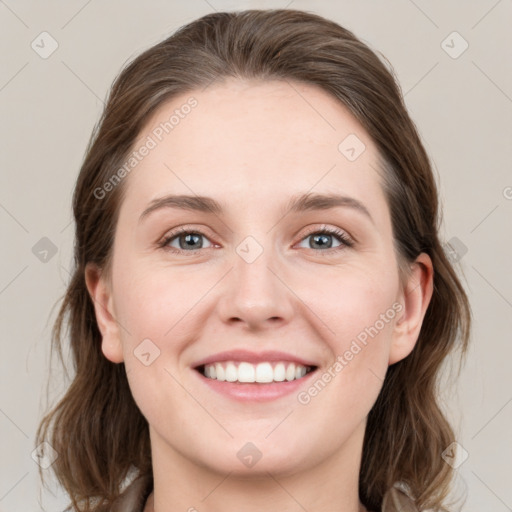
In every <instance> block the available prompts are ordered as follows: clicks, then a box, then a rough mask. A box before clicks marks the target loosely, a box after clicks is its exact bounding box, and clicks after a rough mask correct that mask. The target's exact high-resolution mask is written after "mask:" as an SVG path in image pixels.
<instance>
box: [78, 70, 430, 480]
mask: <svg viewBox="0 0 512 512" xmlns="http://www.w3.org/2000/svg"><path fill="white" fill-rule="evenodd" d="M192 97H193V98H194V100H191V99H190V98H192ZM187 101H188V103H187ZM186 105H188V107H187V106H186ZM172 115H174V118H171V116H172ZM170 118H171V120H170ZM166 123H167V124H166ZM143 146H145V147H146V150H144V149H141V148H142V147H143ZM133 149H134V150H138V153H137V154H138V156H136V159H137V161H136V163H135V165H133V168H131V169H130V171H129V173H127V174H128V175H127V176H126V177H124V178H123V179H124V180H126V183H124V185H125V186H126V191H125V192H126V194H125V196H124V199H123V202H122V204H121V208H120V213H119V219H118V224H117V231H116V236H115V242H114V247H113V260H112V274H111V281H109V280H107V279H106V278H105V277H101V278H100V279H99V280H98V279H97V278H98V275H97V274H95V273H94V271H93V270H90V269H89V271H88V274H87V283H88V287H89V290H90V292H91V294H92V295H93V296H94V298H95V304H96V314H97V318H98V323H99V326H100V329H101V331H102V334H103V344H102V350H103V353H104V355H105V356H106V357H107V358H108V359H110V360H111V361H114V362H121V361H124V363H125V365H126V371H127V375H128V380H129V384H130V387H131V391H132V393H133V396H134V399H135V401H136V403H137V405H138V406H139V408H140V410H141V412H142V413H143V414H144V416H145V417H146V419H147V420H148V422H149V425H150V432H151V441H152V445H153V448H155V447H158V453H159V454H160V455H161V456H162V457H165V456H172V457H184V458H185V459H187V460H189V461H191V462H193V463H195V464H197V465H199V466H201V467H203V468H204V467H206V468H209V469H211V470H215V471H220V472H224V473H225V472H229V471H232V472H237V473H240V474H248V473H254V472H259V471H262V472H263V471H269V470H270V471H272V472H273V473H274V474H276V473H278V472H279V473H281V474H286V473H288V474H292V473H294V472H296V471H300V470H304V469H307V468H312V467H314V466H316V465H317V464H319V463H320V462H322V461H327V460H328V459H331V460H335V459H332V457H333V456H334V457H335V458H336V457H338V458H339V460H341V458H342V457H344V458H345V459H346V460H350V461H352V462H353V461H356V460H357V457H358V456H359V454H360V450H361V446H362V441H363V435H364V428H365V420H366V417H367V415H368V412H369V411H370V409H371V407H372V405H373V404H374V402H375V400H376V399H377V396H378V393H379V391H380V389H381V386H382V383H383V379H384V377H385V374H386V370H387V368H388V365H389V364H392V363H394V362H396V361H398V360H400V359H402V358H404V357H405V356H407V355H408V354H409V353H410V351H411V350H412V348H413V346H414V343H415V342H416V340H417V337H418V334H419V329H420V327H421V321H422V319H423V315H424V312H425V310H426V307H427V305H428V301H429V300H430V296H431V291H432V290H431V278H432V273H431V265H430V260H429V259H428V257H426V256H425V255H423V256H422V259H421V262H423V264H422V265H418V266H416V267H414V269H413V274H412V276H411V281H410V282H409V285H408V287H407V289H405V290H403V289H402V288H401V287H400V283H399V277H398V268H397V260H396V258H395V253H394V250H393V238H392V228H391V221H390V214H389V210H388V206H387V204H386V200H385V197H384V194H383V191H382V189H381V186H380V182H379V175H378V174H377V170H376V169H377V167H378V163H377V150H376V147H375V145H374V143H373V142H372V140H371V139H370V138H369V136H368V134H367V133H366V132H365V130H364V129H363V128H362V126H361V125H360V124H359V123H358V122H357V121H356V120H355V118H353V117H352V116H351V115H350V114H349V112H348V110H347V109H345V108H344V107H343V106H342V105H340V104H339V103H338V102H337V101H336V100H335V99H333V98H332V97H330V96H329V95H328V94H327V93H325V92H323V91H322V90H320V89H318V88H315V87H313V86H308V85H304V84H298V83H287V82H280V81H272V82H242V81H236V80H229V81H226V82H225V83H223V84H216V85H211V86H209V87H208V88H207V89H205V90H203V91H200V90H197V91H194V92H192V93H190V94H185V95H183V96H180V97H178V98H175V99H173V100H172V102H168V103H167V104H165V105H164V106H162V107H161V108H160V109H159V110H158V111H157V112H156V113H155V115H153V116H152V118H151V120H150V122H149V123H148V124H147V125H146V127H145V129H144V130H143V131H142V132H141V133H140V136H139V138H138V141H137V143H136V144H135V146H134V148H133ZM134 162H135V160H134V161H133V162H132V164H133V163H134ZM127 168H128V167H127ZM122 174H123V173H121V175H122ZM118 186H119V185H118ZM108 188H109V187H108V186H107V187H105V190H106V189H108ZM106 193H107V194H108V193H111V192H110V191H107V192H106ZM304 195H308V196H306V198H303V197H302V196H304ZM324 195H325V196H328V198H327V199H325V198H324V199H322V198H320V197H319V196H324ZM172 196H180V197H181V199H179V200H177V199H174V200H173V199H171V197H172ZM183 196H187V197H188V198H189V199H187V200H184V199H183ZM317 196H318V197H317ZM338 196H343V197H345V198H348V199H345V200H341V199H339V197H338ZM165 198H168V199H165ZM200 198H201V201H200ZM300 198H302V199H300ZM329 198H330V199H329ZM98 200H105V199H104V198H103V199H98ZM205 204H206V207H205V206H204V205H205ZM292 206H293V207H292ZM144 212H145V213H144ZM323 229H325V230H328V231H333V230H334V231H336V232H337V233H334V234H331V233H324V234H322V230H323ZM181 231H183V233H182V232H181ZM166 240H167V241H166ZM102 306H103V307H102ZM107 311H108V313H107ZM226 351H245V353H242V352H240V353H238V354H236V353H235V354H228V355H222V354H221V353H223V352H226ZM277 351H278V352H280V353H281V354H276V353H275V352H277ZM266 352H273V353H272V354H268V353H266ZM205 359H209V360H210V362H213V363H215V362H217V363H219V365H220V367H221V369H219V366H218V365H214V367H215V375H216V376H219V374H220V376H221V378H222V373H223V370H224V373H225V374H226V375H225V378H226V379H228V380H226V381H220V380H216V379H211V378H207V377H205V376H204V375H202V374H201V373H200V371H199V370H198V369H197V366H198V364H199V363H201V362H203V361H204V360H205ZM229 361H232V364H228V362H229ZM294 361H295V362H296V363H297V364H298V363H299V362H302V363H304V364H305V365H306V366H313V367H314V368H316V369H315V370H314V371H313V372H310V373H307V374H306V375H305V376H304V377H302V378H299V379H294V378H295V376H296V374H297V375H299V376H300V375H301V372H303V370H301V367H300V366H298V368H299V369H297V367H296V368H295V370H293V369H292V370H290V369H289V367H290V363H292V362H294ZM241 362H246V363H251V362H252V363H253V364H248V365H247V364H245V365H241V367H240V363H241ZM281 363H282V364H281ZM228 366H229V369H228ZM278 366H279V368H277V367H278ZM208 371H210V370H208ZM256 374H257V375H258V378H259V380H265V379H269V380H273V381H274V382H273V383H271V382H259V383H258V382H256V383H254V382H253V383H250V382H239V381H238V380H249V381H250V380H251V379H253V378H254V377H255V375H256ZM269 375H270V377H269ZM283 378H284V381H283V380H282V379H283ZM233 379H235V381H234V382H229V380H231V381H232V380H233ZM288 379H294V380H288Z"/></svg>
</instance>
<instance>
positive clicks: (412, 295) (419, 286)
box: [388, 253, 434, 365]
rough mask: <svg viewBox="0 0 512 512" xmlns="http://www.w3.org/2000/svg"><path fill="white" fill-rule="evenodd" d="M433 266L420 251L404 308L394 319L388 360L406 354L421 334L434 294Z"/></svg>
mask: <svg viewBox="0 0 512 512" xmlns="http://www.w3.org/2000/svg"><path fill="white" fill-rule="evenodd" d="M433 284H434V268H433V265H432V260H431V259H430V257H429V256H428V254H426V253H421V254H420V255H419V256H418V258H417V259H416V261H415V262H414V263H413V270H412V272H411V275H410V277H409V280H408V282H407V286H406V289H405V290H404V292H403V294H402V297H401V300H400V303H401V304H403V306H404V307H403V312H402V314H401V315H400V317H399V319H398V320H397V321H396V323H395V327H394V331H393V339H392V343H391V347H390V352H389V361H388V364H389V365H392V364H394V363H396V362H398V361H401V360H402V359H404V358H405V357H407V356H408V355H409V354H410V353H411V352H412V350H413V349H414V346H415V345H416V342H417V341H418V337H419V335H420V331H421V326H422V324H423V319H424V317H425V313H426V311H427V308H428V305H429V304H430V300H431V298H432V293H433V289H434V288H433Z"/></svg>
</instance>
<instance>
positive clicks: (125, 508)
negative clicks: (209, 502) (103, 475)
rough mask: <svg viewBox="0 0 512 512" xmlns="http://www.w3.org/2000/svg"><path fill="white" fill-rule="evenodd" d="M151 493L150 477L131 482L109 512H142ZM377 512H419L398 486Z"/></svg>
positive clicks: (412, 501)
mask: <svg viewBox="0 0 512 512" xmlns="http://www.w3.org/2000/svg"><path fill="white" fill-rule="evenodd" d="M151 491H152V483H151V478H150V477H140V478H136V479H135V480H133V482H132V483H130V485H128V487H126V489H125V490H124V492H123V493H122V494H121V496H120V497H119V499H118V500H116V502H115V503H114V505H113V506H112V508H111V512H144V506H145V504H146V500H147V498H148V496H149V495H150V494H151ZM379 512H420V510H419V509H418V508H417V507H416V505H415V504H414V500H413V499H412V498H410V497H409V496H408V495H407V494H406V492H405V491H404V490H402V487H401V486H400V484H397V485H396V486H395V487H392V488H391V489H390V490H389V491H388V492H387V493H386V495H385V496H384V499H383V501H382V508H381V510H380V511H379Z"/></svg>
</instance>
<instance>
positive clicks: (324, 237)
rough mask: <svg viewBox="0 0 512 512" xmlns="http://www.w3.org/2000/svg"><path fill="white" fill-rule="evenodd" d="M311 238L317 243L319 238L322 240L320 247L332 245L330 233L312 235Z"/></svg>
mask: <svg viewBox="0 0 512 512" xmlns="http://www.w3.org/2000/svg"><path fill="white" fill-rule="evenodd" d="M313 240H314V243H315V244H316V243H318V241H319V240H323V241H322V242H320V247H326V246H327V248H330V247H331V246H332V238H331V235H326V234H325V233H324V234H320V235H315V236H313Z"/></svg>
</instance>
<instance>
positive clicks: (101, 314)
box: [85, 263, 124, 363]
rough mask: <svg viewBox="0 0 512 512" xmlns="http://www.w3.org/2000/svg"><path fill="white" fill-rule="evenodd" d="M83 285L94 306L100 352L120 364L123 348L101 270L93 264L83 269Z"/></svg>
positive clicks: (106, 283)
mask: <svg viewBox="0 0 512 512" xmlns="http://www.w3.org/2000/svg"><path fill="white" fill-rule="evenodd" d="M85 283H86V286H87V290H88V291H89V295H90V296H91V299H92V301H93V304H94V311H95V313H96V321H97V323H98V328H99V330H100V332H101V336H102V340H101V351H102V352H103V355H104V356H105V357H106V358H107V359H108V360H109V361H112V362H113V363H121V362H122V361H123V360H124V358H123V346H122V343H121V337H120V335H119V334H120V333H119V325H118V323H117V321H116V319H115V317H114V308H113V296H112V290H111V286H110V284H109V282H108V280H107V279H106V278H105V276H102V273H101V270H100V269H99V268H98V267H97V266H96V265H94V264H92V263H88V264H87V265H86V267H85Z"/></svg>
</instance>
